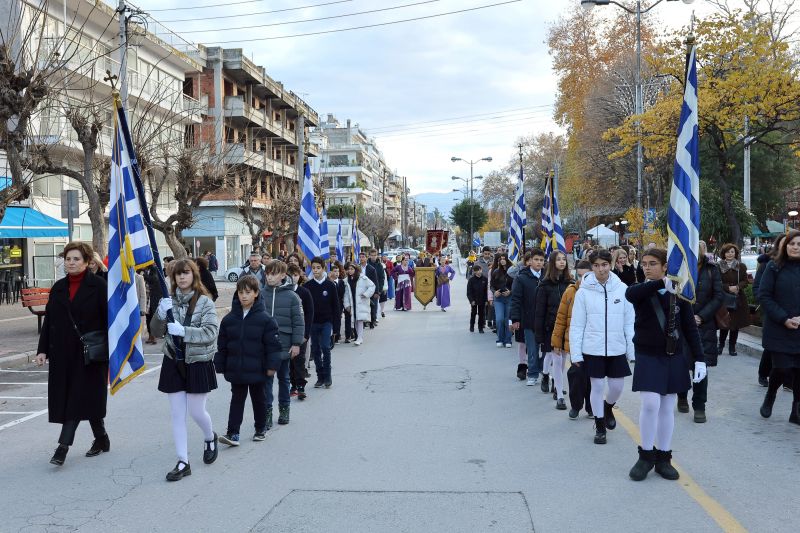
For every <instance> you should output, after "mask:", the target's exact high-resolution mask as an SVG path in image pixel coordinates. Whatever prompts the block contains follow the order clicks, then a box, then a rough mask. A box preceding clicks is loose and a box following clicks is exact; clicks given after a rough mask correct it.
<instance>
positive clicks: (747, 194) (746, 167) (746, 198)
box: [744, 117, 752, 211]
mask: <svg viewBox="0 0 800 533" xmlns="http://www.w3.org/2000/svg"><path fill="white" fill-rule="evenodd" d="M751 142H752V139H751V138H750V117H744V206H745V207H746V208H747V210H748V211H749V210H750V144H751Z"/></svg>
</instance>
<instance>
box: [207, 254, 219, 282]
mask: <svg viewBox="0 0 800 533" xmlns="http://www.w3.org/2000/svg"><path fill="white" fill-rule="evenodd" d="M204 257H205V258H206V261H208V271H209V272H211V275H212V276H216V275H217V270H219V261H217V256H216V255H214V254H213V253H211V250H206V253H205V254H204Z"/></svg>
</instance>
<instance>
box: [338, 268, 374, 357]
mask: <svg viewBox="0 0 800 533" xmlns="http://www.w3.org/2000/svg"><path fill="white" fill-rule="evenodd" d="M347 283H348V286H347V287H346V288H345V291H344V308H345V309H347V310H349V311H350V315H351V316H352V317H353V320H355V330H356V336H357V337H358V338H357V339H356V341H355V342H354V343H353V344H355V345H356V346H360V345H361V344H362V343H363V342H364V322H369V320H370V299H371V298H372V295H373V294H374V293H375V284H374V283H373V282H372V280H370V279H369V278H368V277H367V275H366V274H364V272H363V271H362V270H361V267H360V266H359V265H357V264H355V263H349V264H348V265H347Z"/></svg>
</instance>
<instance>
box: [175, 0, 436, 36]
mask: <svg viewBox="0 0 800 533" xmlns="http://www.w3.org/2000/svg"><path fill="white" fill-rule="evenodd" d="M434 2H441V0H424V1H422V2H414V3H413V4H404V5H400V6H392V7H383V8H380V9H370V10H368V11H357V12H355V13H344V14H342V15H330V16H327V17H317V18H313V19H301V20H288V21H285V22H272V23H270V24H256V25H254V26H239V27H236V28H225V31H229V30H249V29H252V28H268V27H271V26H286V25H289V24H301V23H303V22H317V21H320V20H331V19H340V18H345V17H355V16H358V15H367V14H370V13H380V12H382V11H393V10H395V9H403V8H406V7H414V6H421V5H424V4H433V3H434ZM230 16H231V17H245V16H247V17H249V16H250V15H230ZM220 18H225V17H220ZM194 20H208V18H202V19H194ZM211 31H221V30H220V29H219V28H211V29H206V30H190V31H184V32H181V33H207V32H211Z"/></svg>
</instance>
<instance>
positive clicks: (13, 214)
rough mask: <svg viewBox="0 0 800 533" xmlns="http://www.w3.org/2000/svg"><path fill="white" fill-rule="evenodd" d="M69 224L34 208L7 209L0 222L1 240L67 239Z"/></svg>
mask: <svg viewBox="0 0 800 533" xmlns="http://www.w3.org/2000/svg"><path fill="white" fill-rule="evenodd" d="M68 234H69V231H68V230H67V224H66V223H64V222H61V221H60V220H57V219H55V218H53V217H49V216H47V215H45V214H44V213H41V212H39V211H37V210H36V209H33V208H32V207H7V208H6V214H5V216H4V217H3V220H2V221H0V239H27V238H29V237H67V236H68Z"/></svg>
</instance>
